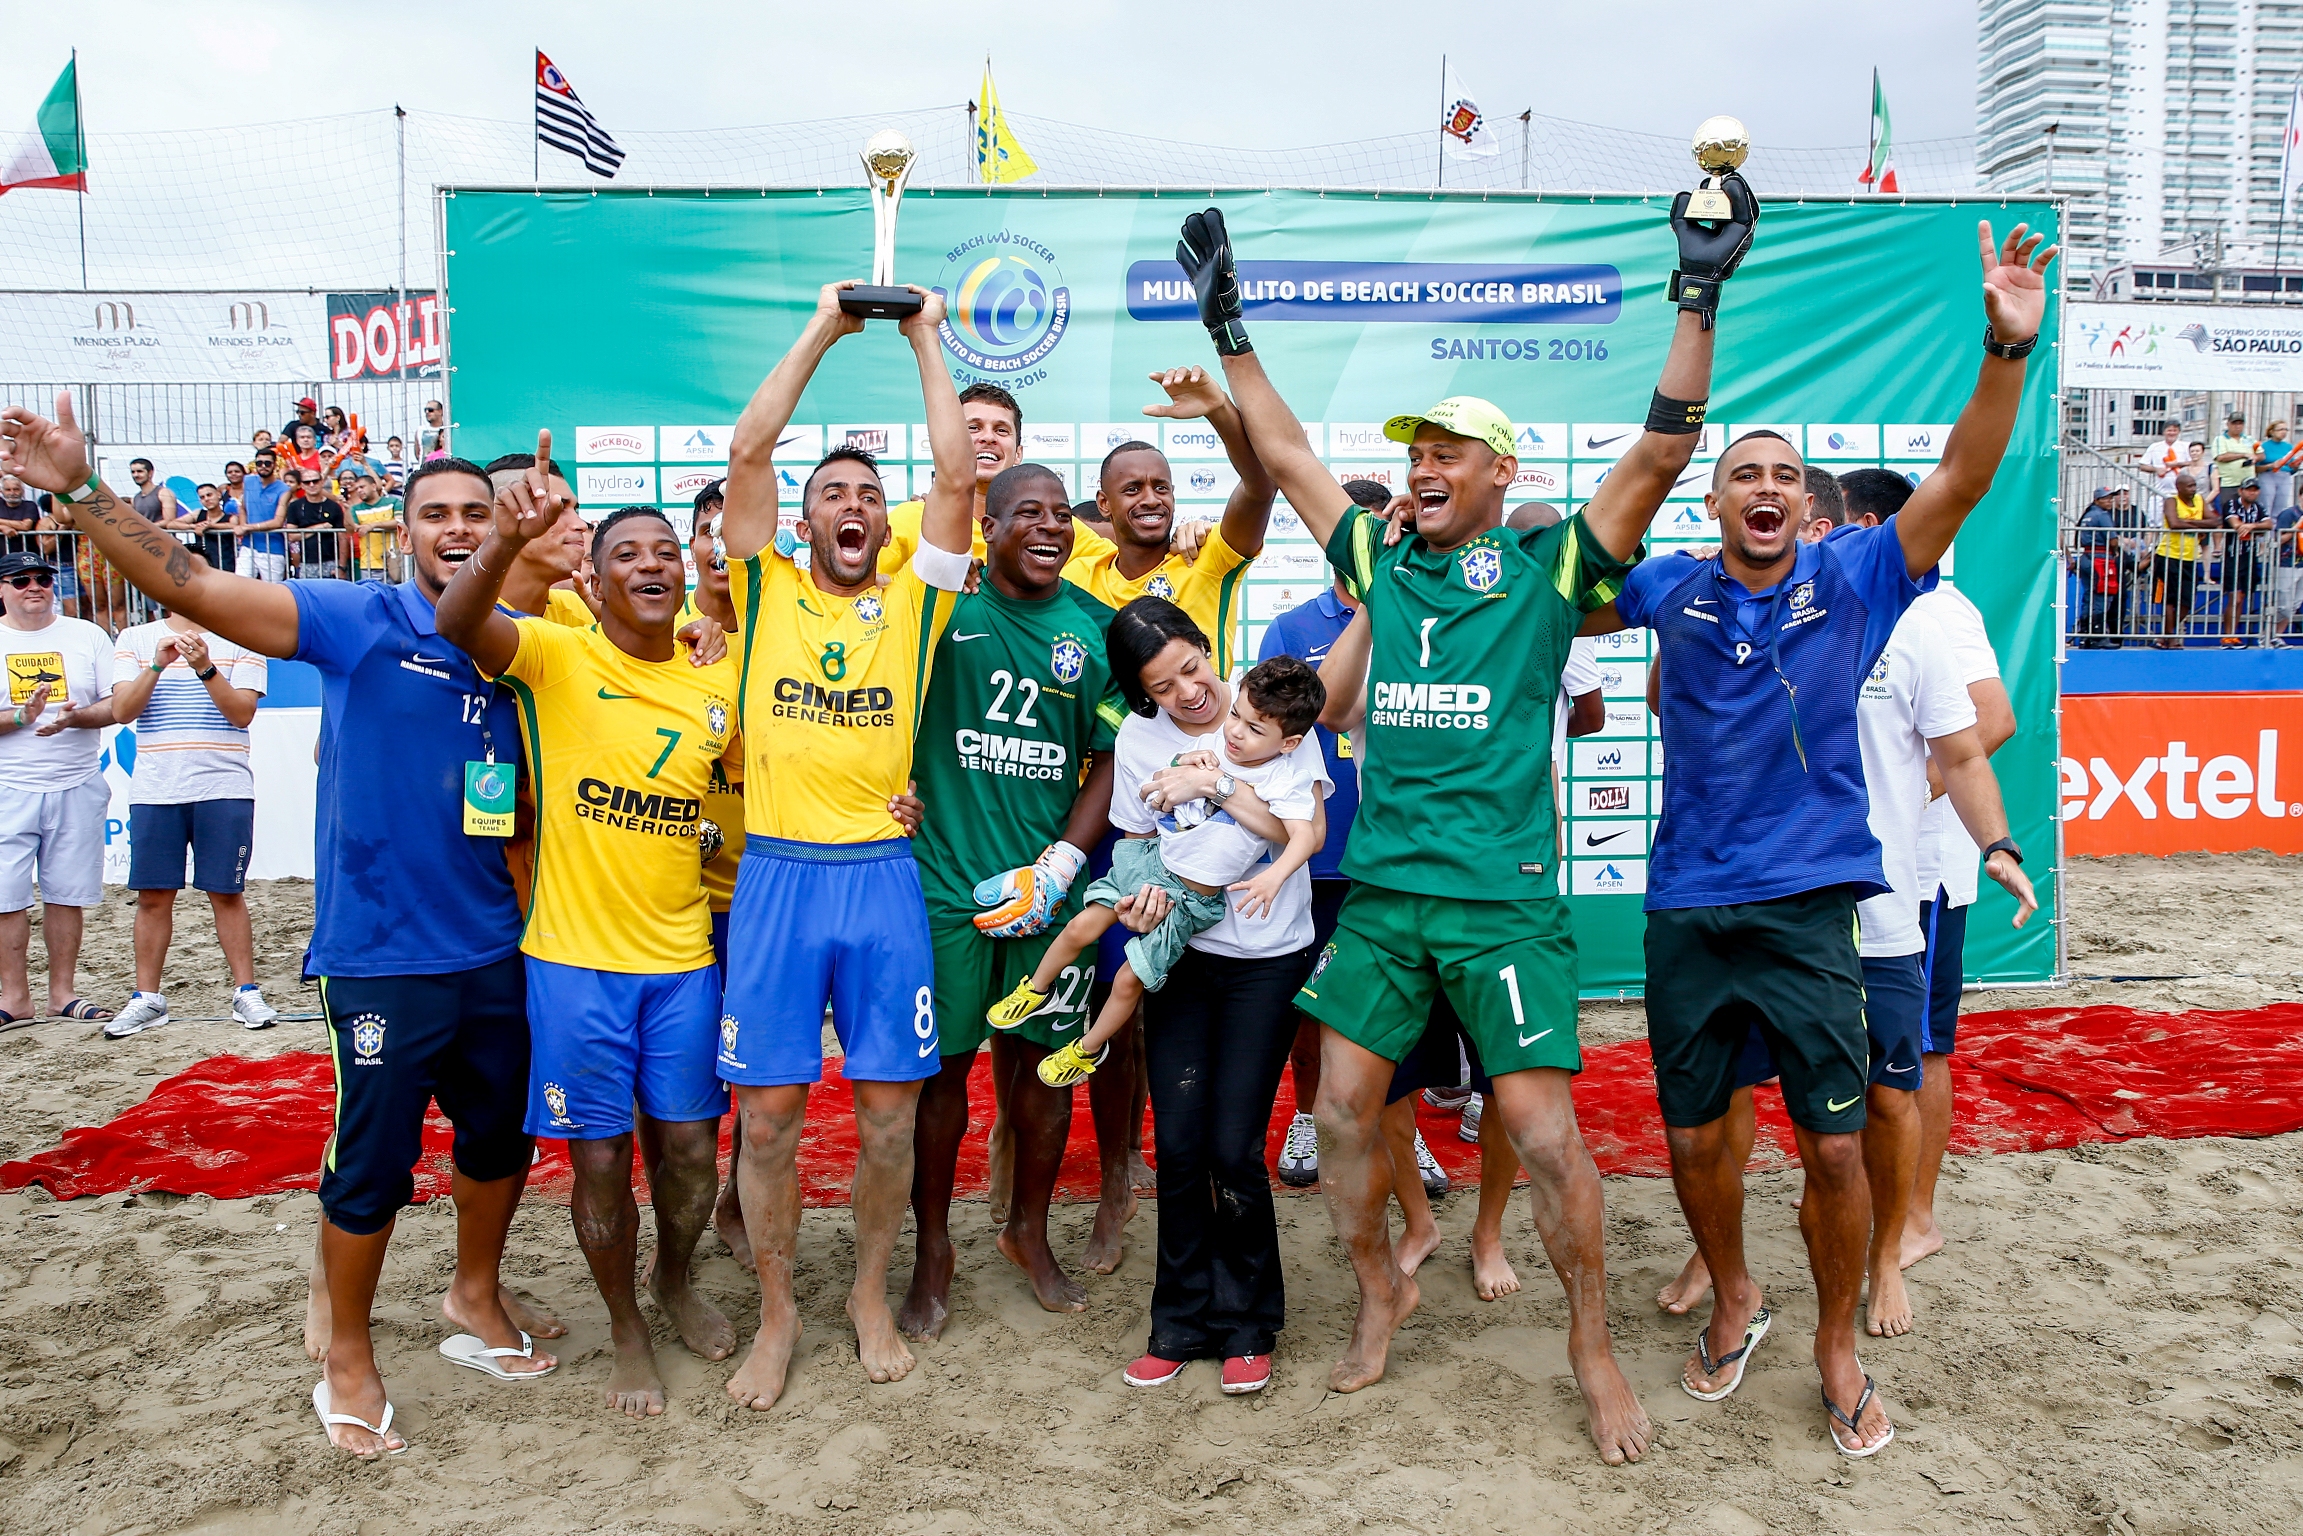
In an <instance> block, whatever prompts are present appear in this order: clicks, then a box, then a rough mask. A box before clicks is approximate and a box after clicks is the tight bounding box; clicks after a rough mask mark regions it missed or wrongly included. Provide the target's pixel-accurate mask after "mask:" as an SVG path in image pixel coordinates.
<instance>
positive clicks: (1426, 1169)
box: [1415, 1131, 1447, 1200]
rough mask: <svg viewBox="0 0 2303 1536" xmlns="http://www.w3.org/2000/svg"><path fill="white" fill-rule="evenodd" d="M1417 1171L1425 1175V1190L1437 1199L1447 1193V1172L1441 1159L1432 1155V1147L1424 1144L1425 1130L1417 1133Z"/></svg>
mask: <svg viewBox="0 0 2303 1536" xmlns="http://www.w3.org/2000/svg"><path fill="white" fill-rule="evenodd" d="M1415 1171H1416V1172H1417V1173H1420V1174H1422V1175H1423V1192H1424V1193H1425V1194H1427V1195H1429V1196H1431V1198H1432V1199H1434V1200H1437V1199H1438V1198H1439V1197H1440V1196H1441V1195H1444V1194H1446V1193H1447V1173H1446V1172H1445V1170H1443V1169H1442V1168H1441V1167H1440V1166H1439V1159H1438V1158H1436V1157H1433V1156H1432V1155H1431V1148H1429V1147H1427V1146H1425V1145H1424V1144H1423V1132H1421V1131H1417V1132H1416V1133H1415Z"/></svg>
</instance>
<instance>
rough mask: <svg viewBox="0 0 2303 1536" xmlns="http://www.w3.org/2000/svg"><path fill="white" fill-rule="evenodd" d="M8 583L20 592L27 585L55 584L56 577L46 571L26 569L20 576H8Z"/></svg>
mask: <svg viewBox="0 0 2303 1536" xmlns="http://www.w3.org/2000/svg"><path fill="white" fill-rule="evenodd" d="M8 585H10V586H12V587H14V588H15V589H16V590H17V591H19V592H21V591H23V590H24V589H25V588H27V587H53V586H54V585H56V578H55V577H53V576H51V575H49V574H48V573H47V572H46V571H26V572H25V573H24V574H23V575H21V576H11V577H9V578H8Z"/></svg>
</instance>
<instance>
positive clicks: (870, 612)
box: [856, 592, 887, 624]
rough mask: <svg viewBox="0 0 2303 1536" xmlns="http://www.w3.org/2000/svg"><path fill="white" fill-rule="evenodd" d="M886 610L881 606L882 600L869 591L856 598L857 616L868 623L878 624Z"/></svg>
mask: <svg viewBox="0 0 2303 1536" xmlns="http://www.w3.org/2000/svg"><path fill="white" fill-rule="evenodd" d="M886 611H887V610H886V609H884V608H882V607H881V606H880V600H879V599H878V598H877V597H875V596H873V595H872V594H871V593H869V592H866V593H865V594H864V595H863V596H862V597H859V598H857V599H856V617H857V618H859V619H862V620H863V621H864V622H865V623H866V624H877V623H878V622H879V621H880V616H881V615H882V614H883V613H885V612H886Z"/></svg>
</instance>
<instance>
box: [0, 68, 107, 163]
mask: <svg viewBox="0 0 2303 1536" xmlns="http://www.w3.org/2000/svg"><path fill="white" fill-rule="evenodd" d="M79 69H80V66H79V61H78V60H74V61H73V62H72V63H70V64H67V65H65V66H64V73H62V74H60V75H58V76H57V77H56V83H55V85H53V86H51V87H50V88H49V91H48V95H47V97H46V99H44V100H43V101H42V102H41V103H40V110H39V112H38V113H37V114H35V115H34V117H33V119H32V131H31V132H30V133H28V134H26V135H25V136H24V137H23V139H22V140H20V141H19V142H18V143H17V145H16V148H15V149H14V151H13V152H11V153H10V154H9V156H8V158H7V159H6V160H5V161H0V193H4V192H13V191H15V190H16V189H17V188H19V187H57V188H60V189H61V190H63V191H66V192H85V191H87V190H88V163H87V157H86V156H85V154H84V153H83V152H82V150H81V141H80V75H79Z"/></svg>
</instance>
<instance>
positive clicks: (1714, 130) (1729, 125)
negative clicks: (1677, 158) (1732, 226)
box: [1687, 117, 1751, 222]
mask: <svg viewBox="0 0 2303 1536" xmlns="http://www.w3.org/2000/svg"><path fill="white" fill-rule="evenodd" d="M1689 148H1690V149H1691V150H1693V152H1694V154H1695V163H1696V164H1697V165H1699V166H1701V167H1703V169H1704V171H1705V172H1706V173H1707V174H1706V175H1705V177H1704V179H1703V182H1702V183H1701V185H1699V186H1697V187H1696V188H1695V189H1694V190H1693V191H1691V192H1689V193H1688V194H1687V216H1688V217H1689V218H1691V219H1709V220H1715V221H1719V222H1724V221H1726V220H1728V219H1732V218H1734V217H1735V207H1734V205H1733V204H1732V203H1730V202H1729V201H1728V200H1727V193H1726V192H1725V191H1724V190H1722V189H1721V186H1720V179H1721V178H1722V177H1724V176H1725V175H1726V174H1727V173H1728V172H1729V171H1732V170H1735V169H1737V168H1738V167H1740V166H1741V165H1742V164H1743V162H1744V160H1745V159H1747V158H1748V157H1749V156H1750V154H1751V135H1750V133H1749V132H1748V131H1746V130H1745V128H1744V126H1743V124H1741V123H1739V122H1737V121H1736V120H1735V119H1734V118H1732V117H1707V118H1705V119H1704V120H1703V122H1702V124H1701V126H1699V127H1698V128H1697V129H1696V130H1695V142H1694V143H1693V144H1692V145H1690V146H1689Z"/></svg>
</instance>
